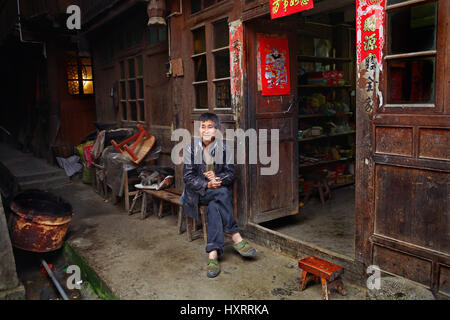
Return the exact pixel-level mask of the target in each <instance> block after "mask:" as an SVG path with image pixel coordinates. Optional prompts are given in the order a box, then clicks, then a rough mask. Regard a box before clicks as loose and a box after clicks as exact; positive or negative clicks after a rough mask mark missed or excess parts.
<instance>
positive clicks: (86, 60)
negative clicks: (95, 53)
mask: <svg viewBox="0 0 450 320" xmlns="http://www.w3.org/2000/svg"><path fill="white" fill-rule="evenodd" d="M81 64H82V65H85V66H90V65H91V64H92V62H91V58H81Z"/></svg>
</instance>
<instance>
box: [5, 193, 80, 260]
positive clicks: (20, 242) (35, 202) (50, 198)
mask: <svg viewBox="0 0 450 320" xmlns="http://www.w3.org/2000/svg"><path fill="white" fill-rule="evenodd" d="M10 208H11V210H12V213H11V215H10V216H9V222H8V226H9V233H10V236H11V243H12V244H13V246H14V247H16V248H19V249H22V250H26V251H32V252H50V251H54V250H57V249H59V248H61V247H62V245H63V243H64V237H65V235H66V233H67V230H68V228H69V223H70V221H71V220H72V206H71V205H70V204H69V203H67V202H65V201H64V200H63V199H62V198H60V197H57V196H55V195H53V194H51V193H50V192H45V191H41V190H28V191H24V192H22V193H20V194H18V195H17V196H15V197H14V199H13V200H12V202H11V205H10Z"/></svg>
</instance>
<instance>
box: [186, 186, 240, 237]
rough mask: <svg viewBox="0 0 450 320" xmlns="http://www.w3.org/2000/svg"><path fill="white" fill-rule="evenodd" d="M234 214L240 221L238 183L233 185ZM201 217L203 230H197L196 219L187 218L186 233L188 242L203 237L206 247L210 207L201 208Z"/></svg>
mask: <svg viewBox="0 0 450 320" xmlns="http://www.w3.org/2000/svg"><path fill="white" fill-rule="evenodd" d="M233 213H234V218H235V219H236V221H238V216H237V182H236V180H234V183H233ZM198 214H199V217H200V221H201V225H202V229H201V230H197V223H196V221H195V220H194V219H192V218H189V217H186V232H187V235H188V240H189V241H193V240H195V239H198V238H200V237H201V236H202V235H203V241H204V242H205V245H206V244H207V243H208V219H207V217H208V206H199V213H198Z"/></svg>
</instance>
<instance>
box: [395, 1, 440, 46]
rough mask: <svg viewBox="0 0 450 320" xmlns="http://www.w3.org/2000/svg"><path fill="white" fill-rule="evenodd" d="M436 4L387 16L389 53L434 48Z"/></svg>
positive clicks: (424, 5) (427, 4) (404, 9)
mask: <svg viewBox="0 0 450 320" xmlns="http://www.w3.org/2000/svg"><path fill="white" fill-rule="evenodd" d="M436 9H437V4H436V2H430V3H426V4H422V5H417V6H412V7H407V8H403V9H400V10H398V11H394V12H392V13H390V14H389V39H390V40H389V53H390V54H398V53H406V52H417V51H426V50H434V49H435V48H436Z"/></svg>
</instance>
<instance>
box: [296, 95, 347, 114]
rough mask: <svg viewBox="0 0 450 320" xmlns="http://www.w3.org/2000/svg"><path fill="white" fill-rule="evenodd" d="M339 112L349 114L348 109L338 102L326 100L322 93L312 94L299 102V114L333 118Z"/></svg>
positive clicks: (344, 104)
mask: <svg viewBox="0 0 450 320" xmlns="http://www.w3.org/2000/svg"><path fill="white" fill-rule="evenodd" d="M339 112H342V113H346V112H350V107H349V106H348V105H347V104H346V103H344V102H339V101H333V100H332V99H331V98H330V99H327V97H325V95H323V94H322V93H317V92H316V93H313V94H311V95H309V96H305V97H302V99H301V100H300V106H299V114H301V115H302V114H304V115H306V114H324V115H327V116H333V115H335V114H337V113H339Z"/></svg>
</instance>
